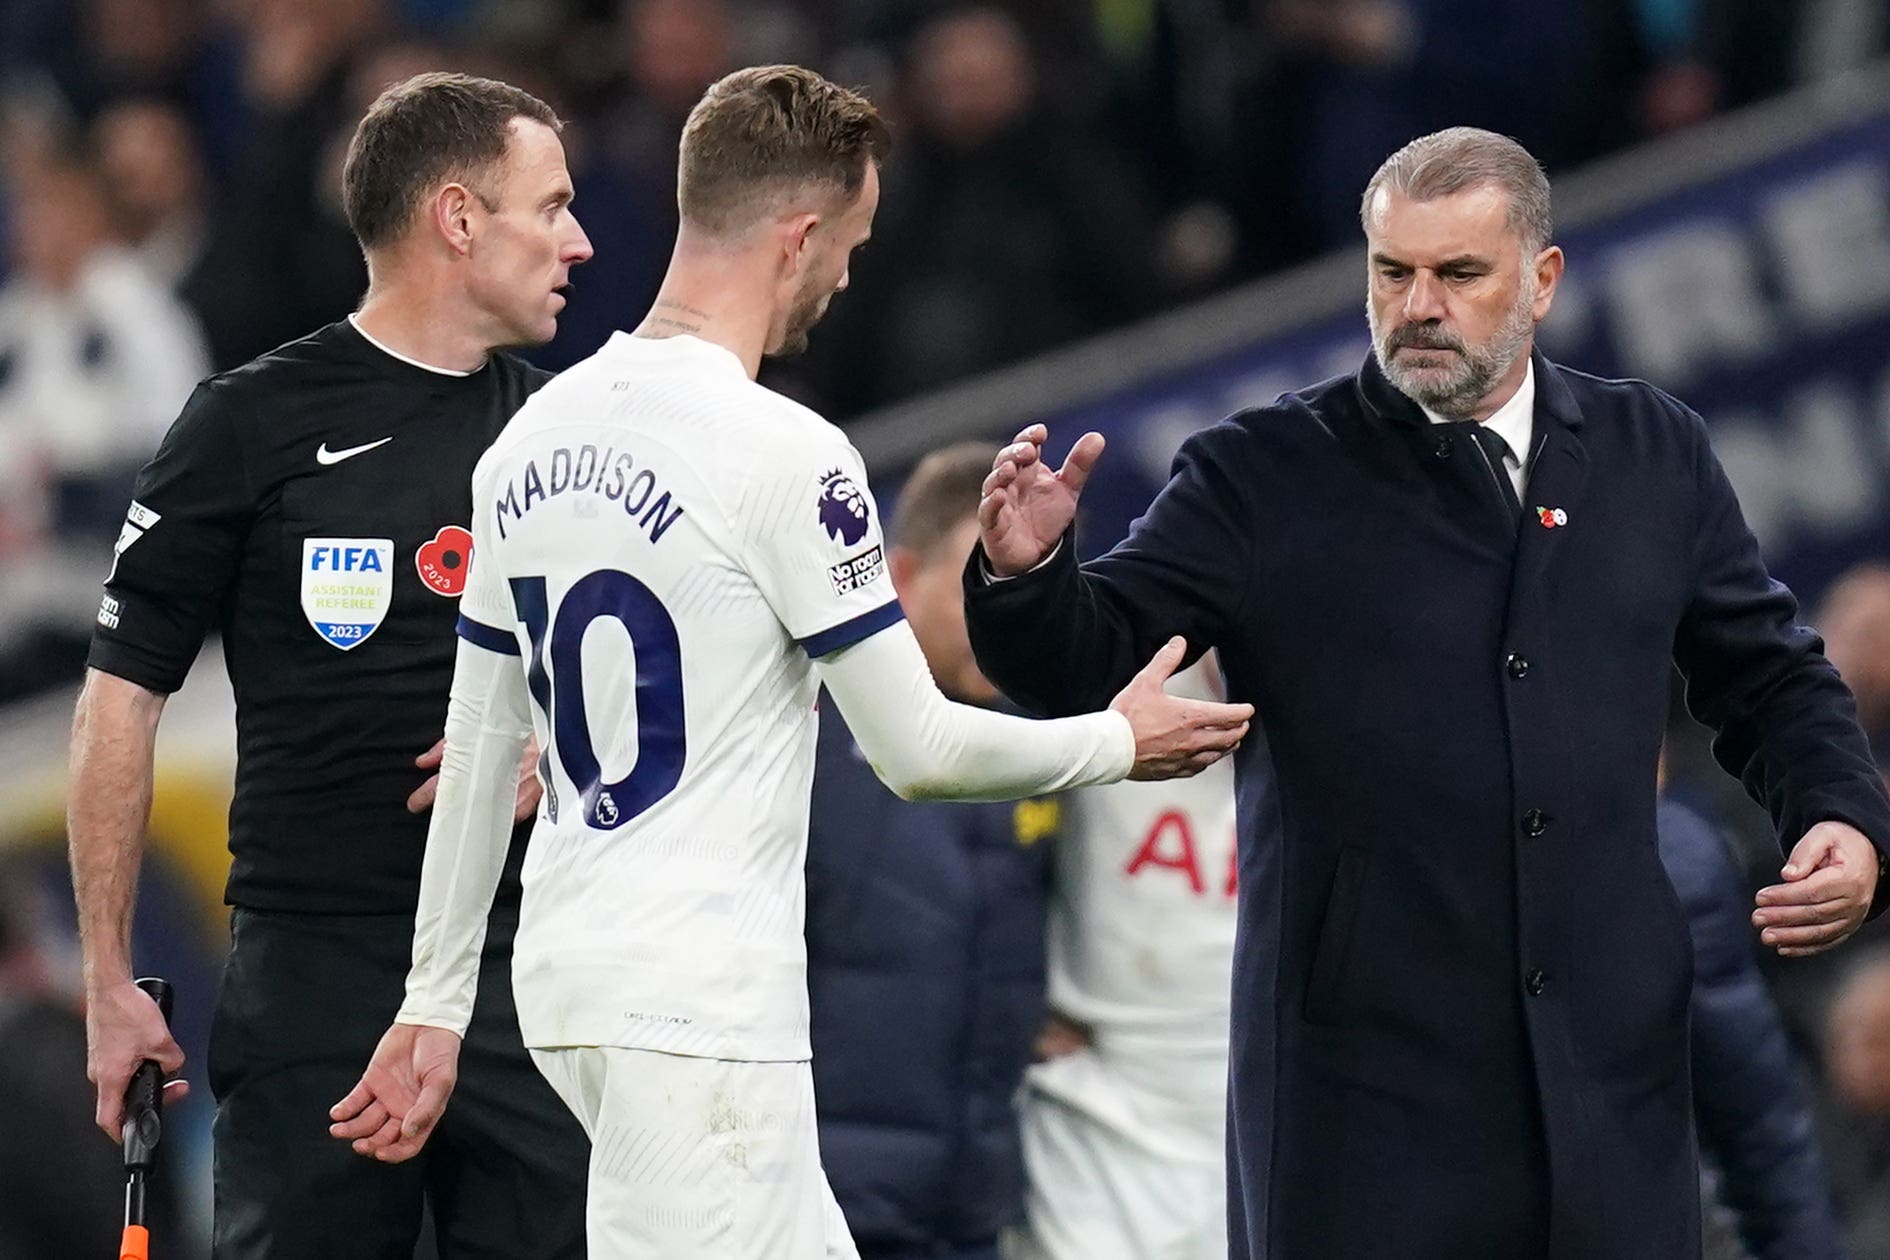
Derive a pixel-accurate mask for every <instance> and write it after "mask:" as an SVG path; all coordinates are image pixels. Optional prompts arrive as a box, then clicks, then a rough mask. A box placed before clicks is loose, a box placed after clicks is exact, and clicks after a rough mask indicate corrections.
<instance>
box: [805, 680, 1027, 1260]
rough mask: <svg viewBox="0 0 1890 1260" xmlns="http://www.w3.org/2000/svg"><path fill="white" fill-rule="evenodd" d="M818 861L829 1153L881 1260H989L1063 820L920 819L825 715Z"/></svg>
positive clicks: (971, 813)
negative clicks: (1049, 863)
mask: <svg viewBox="0 0 1890 1260" xmlns="http://www.w3.org/2000/svg"><path fill="white" fill-rule="evenodd" d="M820 719H821V729H820V743H819V751H818V753H817V759H816V762H815V767H816V768H815V773H814V794H813V806H812V810H813V813H812V826H811V829H810V833H809V840H808V854H807V983H808V991H809V995H810V998H811V1000H812V1008H813V1009H812V1016H813V1047H814V1093H815V1101H816V1106H817V1108H818V1110H819V1114H820V1152H821V1162H822V1163H823V1164H824V1165H825V1168H826V1172H827V1180H828V1182H829V1183H830V1184H831V1185H832V1186H833V1191H834V1197H835V1198H837V1199H838V1200H839V1202H840V1207H841V1209H842V1211H844V1212H845V1213H846V1218H847V1224H848V1226H849V1227H850V1229H851V1230H852V1233H853V1237H854V1240H855V1241H856V1242H857V1243H858V1244H859V1248H860V1252H861V1254H862V1255H863V1256H864V1257H867V1260H884V1258H889V1257H904V1256H908V1255H912V1256H928V1257H929V1256H938V1257H970V1256H981V1255H988V1254H991V1248H992V1247H993V1246H994V1245H995V1240H996V1237H997V1234H998V1231H999V1230H1001V1229H1002V1228H1004V1227H1005V1226H1006V1225H1009V1224H1012V1223H1013V1222H1015V1221H1016V1220H1018V1219H1019V1218H1020V1217H1021V1216H1022V1214H1023V1206H1024V1171H1023V1159H1022V1155H1021V1152H1020V1150H1019V1142H1018V1132H1017V1115H1016V1110H1015V1108H1014V1106H1013V1101H1012V1097H1013V1095H1014V1094H1015V1093H1016V1091H1017V1089H1018V1086H1019V1084H1020V1082H1021V1081H1022V1079H1023V1074H1024V1069H1025V1067H1026V1066H1028V1064H1029V1062H1030V1054H1031V1046H1032V1043H1033V1042H1034V1040H1035V1038H1036V1033H1037V1028H1038V1025H1039V1024H1040V1022H1041V1021H1042V1018H1043V1013H1044V997H1043V993H1044V876H1045V864H1044V857H1045V850H1046V847H1047V845H1048V843H1049V839H1050V836H1049V833H1050V831H1051V830H1053V829H1054V827H1055V823H1056V811H1057V806H1056V804H1055V803H1054V802H1051V801H1041V800H1040V801H1023V802H1018V803H1016V804H1009V803H1006V804H993V805H965V804H947V803H931V802H924V803H914V802H907V801H902V800H900V799H899V798H898V797H896V796H894V795H893V793H892V792H891V791H889V790H888V789H887V788H886V787H885V786H883V785H882V784H881V783H880V782H879V780H878V779H877V778H876V777H875V776H874V774H873V770H872V767H871V766H869V765H868V764H867V763H866V760H865V758H864V757H863V756H862V755H861V753H860V752H859V750H858V748H857V747H856V746H855V745H854V742H853V737H852V735H851V734H849V733H848V731H847V729H846V726H845V724H844V723H843V722H842V721H841V719H840V714H839V712H838V710H837V706H835V705H833V704H832V703H831V702H830V701H829V700H828V699H827V698H826V697H824V696H823V697H822V712H821V715H820Z"/></svg>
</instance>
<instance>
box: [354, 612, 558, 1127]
mask: <svg viewBox="0 0 1890 1260" xmlns="http://www.w3.org/2000/svg"><path fill="white" fill-rule="evenodd" d="M529 704H530V701H529V693H528V691H527V689H526V683H525V674H524V671H523V670H522V669H520V667H519V660H518V657H517V656H514V655H507V654H505V653H502V652H497V651H493V650H491V649H489V648H486V647H481V646H479V645H478V644H475V643H472V642H468V641H466V640H461V642H460V645H459V656H458V659H457V661H456V663H455V665H454V669H453V690H452V695H451V698H450V700H449V701H448V703H447V709H446V748H445V751H444V754H443V756H442V759H441V764H440V786H439V796H438V798H437V799H436V800H435V802H434V807H433V821H432V824H431V825H430V826H429V827H428V829H427V852H426V858H425V860H424V861H423V862H422V863H421V867H420V902H419V906H418V908H417V909H416V911H415V913H414V934H413V966H412V968H411V969H410V970H409V971H408V973H407V998H406V1001H405V1002H403V1003H402V1004H401V1008H400V1011H399V1013H398V1014H396V1015H395V1017H394V1026H393V1027H392V1028H390V1029H388V1031H387V1033H386V1035H385V1036H383V1037H382V1039H381V1044H380V1046H379V1048H377V1049H376V1050H375V1053H374V1058H373V1059H372V1060H371V1061H370V1062H369V1064H368V1067H367V1070H366V1071H365V1072H364V1073H363V1075H362V1077H361V1081H360V1083H359V1084H357V1085H356V1086H355V1087H354V1089H353V1090H352V1091H350V1092H349V1094H348V1096H347V1097H346V1098H343V1099H342V1100H341V1101H340V1102H337V1103H336V1104H335V1105H334V1107H332V1108H331V1109H330V1110H329V1119H330V1121H331V1122H332V1123H331V1124H330V1125H329V1133H330V1134H331V1135H333V1136H334V1137H336V1138H338V1139H341V1140H343V1141H347V1142H351V1143H352V1144H353V1146H354V1149H355V1150H356V1151H358V1152H360V1153H361V1154H363V1155H368V1156H372V1157H373V1158H376V1159H381V1160H386V1161H392V1162H397V1161H399V1160H402V1159H406V1158H408V1157H410V1156H412V1155H413V1154H415V1153H416V1152H418V1151H419V1149H420V1148H421V1146H423V1145H424V1144H425V1142H426V1139H427V1135H428V1133H430V1132H431V1131H432V1128H433V1124H434V1122H436V1121H437V1120H438V1119H439V1116H440V1112H441V1111H442V1110H444V1108H445V1106H446V1099H447V1096H448V1095H449V1094H450V1093H451V1092H452V1088H453V1082H454V1080H455V1069H456V1064H457V1062H458V1055H459V1039H460V1036H461V1035H462V1034H463V1033H464V1032H465V1031H466V1025H467V1024H468V1023H469V1022H470V1021H471V1019H472V1006H473V997H474V994H475V992H476V990H477V988H478V984H479V955H480V951H481V950H482V948H483V947H484V945H485V939H486V916H487V914H488V912H489V911H490V910H491V908H492V895H493V893H494V892H495V891H496V890H497V889H498V886H499V876H500V873H501V872H502V871H503V869H504V866H505V853H506V848H507V846H508V844H509V843H510V840H511V834H512V811H513V806H514V803H515V800H516V795H517V790H518V787H517V785H518V765H519V755H520V753H521V752H522V751H523V749H524V747H525V743H526V740H527V739H528V738H529V737H530V734H531V716H530V709H529Z"/></svg>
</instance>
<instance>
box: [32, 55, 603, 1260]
mask: <svg viewBox="0 0 1890 1260" xmlns="http://www.w3.org/2000/svg"><path fill="white" fill-rule="evenodd" d="M560 125H561V124H560V123H559V120H558V118H557V116H556V115H555V114H554V113H553V112H552V111H551V109H550V108H549V107H548V106H546V105H545V104H544V103H543V102H542V101H539V100H538V99H536V98H535V97H533V96H531V95H529V94H527V93H525V92H522V91H520V90H518V89H517V88H514V87H510V86H508V85H506V84H503V83H498V82H494V81H492V80H488V79H477V78H471V77H468V76H464V75H449V74H426V75H420V76H418V77H416V78H413V79H409V80H407V81H406V82H404V83H401V84H398V85H396V86H394V87H392V88H390V89H388V91H387V92H385V93H384V94H382V96H381V97H380V98H379V99H378V100H377V101H376V102H375V103H374V105H373V106H372V107H371V108H370V109H369V111H368V113H367V116H366V117H365V118H364V119H363V120H362V121H361V124H360V126H359V127H358V128H357V129H356V131H355V135H354V138H353V141H352V143H351V145H350V147H349V150H348V156H347V162H346V166H345V169H344V174H343V192H344V200H345V203H346V207H347V213H348V219H349V222H350V224H351V226H352V227H353V229H354V232H355V235H356V236H357V237H358V238H359V240H360V242H361V247H362V250H363V252H364V253H365V254H366V257H367V264H368V293H367V297H366V298H365V300H364V301H363V303H362V305H361V308H360V310H359V311H358V312H356V313H355V314H354V315H352V316H350V317H349V318H348V319H346V320H344V321H342V322H340V323H336V324H332V325H330V326H328V327H326V328H323V329H321V330H320V331H318V332H316V333H313V334H312V335H310V336H308V337H305V338H303V339H302V340H300V341H295V342H291V343H290V344H288V345H285V346H282V347H281V348H279V349H277V350H274V351H272V352H270V353H269V354H266V355H263V356H262V357H261V358H259V359H256V360H254V361H252V362H251V363H248V364H246V365H244V366H243V367H240V368H237V369H236V370H234V371H232V372H227V373H224V374H222V375H220V376H216V377H212V378H211V379H209V380H207V381H205V382H204V383H203V384H202V385H200V386H199V387H198V389H197V391H196V393H195V394H194V395H193V396H192V397H191V399H190V401H189V402H188V403H187V404H186V405H185V407H184V410H183V413H182V414H181V415H180V416H179V417H178V419H177V422H176V424H175V425H174V426H173V427H172V429H171V431H170V433H169V435H168V436H166V438H165V439H164V441H163V443H162V445H160V446H159V448H158V451H157V454H156V456H155V457H153V459H152V460H151V462H150V463H149V464H148V465H146V467H145V468H144V471H143V472H142V473H141V474H140V475H139V478H138V482H137V488H136V490H135V491H134V498H133V501H132V503H131V507H130V510H129V513H128V516H127V520H126V523H125V526H124V530H123V532H122V533H121V534H120V536H119V540H118V545H117V554H116V558H115V561H114V564H113V567H112V571H111V572H110V574H109V575H108V576H107V577H106V580H105V593H104V597H103V599H102V600H101V602H100V605H99V611H98V625H97V628H96V630H95V631H94V637H93V641H92V649H91V656H90V661H89V664H90V668H89V669H88V671H87V674H86V680H85V687H84V690H83V691H82V692H81V694H80V697H79V705H78V713H77V716H76V718H75V720H74V724H73V735H72V783H71V794H70V801H71V804H70V806H69V808H68V830H69V834H70V838H71V846H72V865H73V876H74V884H75V887H76V890H77V897H78V904H79V925H80V931H81V936H82V941H83V949H84V961H85V983H86V993H87V1032H88V1042H89V1063H88V1071H89V1074H90V1075H91V1077H92V1079H93V1081H94V1082H95V1083H96V1084H97V1087H98V1122H99V1124H100V1126H101V1127H103V1128H104V1129H105V1130H106V1131H107V1132H108V1133H112V1134H114V1135H115V1134H116V1133H117V1131H118V1126H119V1122H120V1119H121V1107H122V1102H121V1100H122V1097H123V1094H124V1088H125V1083H126V1081H127V1080H128V1078H129V1077H130V1074H131V1072H132V1070H133V1068H134V1067H135V1066H136V1064H137V1063H138V1061H139V1060H141V1059H144V1058H153V1059H156V1060H158V1062H160V1063H161V1064H162V1065H163V1066H164V1068H165V1070H166V1072H167V1074H173V1073H175V1072H176V1071H177V1070H178V1068H179V1067H180V1066H181V1065H182V1062H183V1054H182V1052H181V1051H180V1050H179V1049H178V1047H177V1045H176V1043H175V1042H174V1041H172V1040H171V1038H170V1036H169V1035H168V1034H167V1032H166V1031H165V1028H164V1025H163V1021H162V1020H161V1019H160V1018H159V1016H158V1012H157V1008H156V1006H155V1005H153V1004H152V1002H151V1001H150V999H149V998H147V997H145V996H144V995H143V994H142V993H140V992H139V991H138V990H137V989H136V988H135V987H134V986H133V985H132V982H131V977H132V969H131V960H130V957H129V932H130V921H131V908H132V902H133V896H134V890H135V885H136V882H137V873H138V865H139V860H140V857H141V854H142V848H143V833H144V827H145V822H146V817H147V814H148V812H149V809H150V802H151V789H152V749H153V745H154V742H155V738H156V732H157V725H158V718H159V715H160V714H161V712H162V710H163V707H164V701H165V698H166V697H167V696H168V695H169V694H170V693H171V692H172V691H175V690H176V689H177V688H178V687H179V686H180V685H181V684H182V683H183V680H184V676H185V674H186V673H187V672H188V670H189V668H190V665H191V662H192V661H193V660H194V659H195V658H196V656H197V653H198V650H199V649H200V647H201V646H202V643H203V639H204V636H205V634H206V633H207V632H209V631H210V630H211V629H212V628H213V627H214V628H215V629H217V630H218V631H219V632H220V633H221V635H222V638H223V643H224V651H225V656H226V658H227V661H228V666H229V671H230V681H231V683H232V685H233V687H234V690H235V695H236V728H237V771H236V793H235V800H234V802H233V803H232V805H231V807H230V851H231V854H232V857H233V859H234V860H233V863H232V866H231V870H230V879H229V884H228V888H227V892H226V900H227V901H228V902H229V903H230V905H231V906H233V907H234V910H233V913H232V916H231V942H230V955H229V962H228V966H227V970H226V971H225V974H224V979H223V986H222V990H221V993H220V995H219V998H218V1002H217V1010H216V1017H215V1022H214V1024H213V1027H212V1031H211V1041H210V1060H209V1076H210V1085H211V1089H212V1091H213V1092H214V1093H215V1095H216V1100H217V1116H216V1124H215V1129H214V1137H215V1181H216V1213H215V1244H214V1249H213V1255H214V1256H215V1257H216V1258H217V1260H238V1258H241V1260H250V1258H251V1257H265V1256H266V1257H270V1260H299V1258H301V1257H309V1258H311V1260H313V1258H315V1257H321V1258H324V1260H326V1258H329V1257H336V1256H349V1257H377V1258H378V1257H389V1258H391V1257H397V1256H398V1257H411V1256H412V1255H413V1249H414V1245H415V1240H416V1238H417V1237H418V1235H419V1232H420V1229H421V1218H422V1209H423V1204H430V1205H431V1208H432V1211H433V1215H434V1219H435V1225H436V1231H437V1236H438V1240H439V1250H440V1254H441V1256H442V1257H443V1258H444V1260H452V1258H453V1257H455V1256H469V1255H475V1254H476V1255H480V1256H506V1257H527V1256H529V1257H533V1258H534V1260H537V1258H539V1257H566V1256H581V1255H583V1252H584V1183H585V1172H586V1166H587V1162H588V1157H589V1152H588V1148H587V1145H586V1142H585V1139H584V1135H583V1132H582V1130H581V1129H580V1128H579V1127H578V1124H577V1122H576V1120H575V1119H573V1117H572V1116H571V1115H570V1113H569V1112H568V1111H567V1110H566V1109H565V1106H564V1104H563V1103H562V1102H560V1101H559V1099H558V1098H557V1096H556V1095H555V1094H554V1093H553V1092H552V1091H551V1089H550V1087H549V1086H548V1085H546V1084H545V1082H544V1080H543V1078H542V1077H540V1076H539V1074H538V1072H537V1071H536V1069H534V1068H533V1066H532V1063H531V1061H530V1059H529V1058H528V1057H527V1056H526V1053H525V1050H524V1048H523V1047H522V1045H521V1044H520V1041H519V1033H518V1023H517V1018H516V1014H515V1011H514V1008H513V1004H512V990H511V977H510V958H511V943H512V935H513V931H514V929H515V927H516V924H517V917H518V896H519V889H518V877H517V871H518V860H519V858H520V856H521V852H522V849H523V844H524V839H525V836H526V834H527V831H528V828H524V827H521V828H520V829H519V830H518V831H517V832H516V833H515V834H514V837H513V843H512V854H511V860H510V861H509V863H508V868H507V877H506V880H505V882H504V884H503V885H502V887H501V890H500V893H499V896H498V898H497V900H496V902H495V904H494V908H493V911H492V915H491V919H490V922H489V926H488V932H487V938H486V944H485V953H484V961H483V964H482V972H483V974H482V975H481V977H480V982H479V992H478V1005H477V1007H476V1009H475V1012H474V1015H473V1020H472V1025H471V1028H470V1029H469V1030H468V1032H467V1035H466V1042H465V1045H464V1047H463V1048H462V1050H461V1055H460V1073H461V1080H460V1082H459V1086H458V1090H457V1097H456V1105H455V1106H454V1108H453V1113H452V1115H451V1116H450V1117H449V1118H448V1119H447V1120H446V1121H445V1122H444V1123H443V1124H442V1126H441V1128H440V1131H439V1132H438V1133H437V1134H436V1135H435V1139H434V1141H433V1142H432V1143H431V1144H430V1145H429V1146H428V1148H427V1152H426V1155H425V1157H424V1158H422V1159H419V1160H414V1161H412V1162H410V1163H406V1164H400V1165H390V1164H383V1163H377V1162H375V1161H373V1160H368V1159H363V1158H361V1157H360V1156H357V1155H355V1154H353V1153H351V1152H350V1151H349V1149H348V1147H347V1146H346V1145H345V1144H343V1143H339V1142H336V1141H335V1140H334V1139H333V1138H331V1137H330V1136H329V1134H328V1122H329V1117H328V1108H329V1106H330V1105H331V1104H332V1103H333V1102H334V1101H335V1100H336V1099H338V1098H340V1097H341V1096H342V1095H343V1094H345V1093H346V1092H347V1090H348V1088H349V1086H350V1085H352V1084H353V1082H354V1079H355V1077H356V1075H357V1074H358V1073H359V1071H360V1067H361V1064H362V1063H363V1062H364V1061H366V1059H367V1058H368V1056H369V1055H370V1054H371V1053H372V1052H373V1050H374V1047H375V1042H376V1040H377V1039H378V1038H379V1036H380V1034H381V1032H382V1030H383V1029H385V1028H386V1027H387V1025H388V1023H389V1021H390V1020H391V1019H392V1018H393V1014H394V1012H395V1011H396V1010H397V1009H398V1008H399V1006H400V1003H401V998H402V993H403V982H404V979H405V977H406V973H407V968H408V964H409V961H410V959H409V954H410V951H411V946H412V940H413V927H414V908H415V904H416V898H417V894H418V889H419V880H420V861H421V855H422V852H423V850H424V848H425V845H426V833H427V820H426V819H425V817H423V816H421V815H420V814H418V813H416V812H414V811H412V810H410V809H409V807H408V801H409V797H410V796H414V795H415V794H416V793H419V795H417V796H415V800H414V804H415V806H416V807H418V806H419V805H420V804H421V803H422V802H424V801H425V800H426V799H428V795H427V791H426V790H423V789H424V787H425V785H423V782H422V780H424V779H425V778H426V772H425V769H424V768H422V767H421V766H420V765H419V764H418V759H417V758H416V754H417V753H420V752H421V751H422V750H424V749H427V748H428V747H429V746H430V745H432V744H434V742H435V740H436V739H437V738H438V736H439V734H440V730H441V725H442V722H443V720H444V717H445V713H446V697H447V689H448V686H449V684H450V681H451V677H452V670H453V653H454V642H455V639H454V634H453V626H454V622H455V619H456V612H457V608H456V604H457V597H458V595H459V594H460V592H461V590H462V589H463V588H464V585H465V580H466V572H467V565H468V562H469V560H470V559H471V556H470V550H471V537H470V535H469V534H468V532H467V526H468V525H469V524H470V519H471V491H470V485H471V476H472V469H473V465H474V463H475V462H476V461H477V460H478V458H479V455H480V454H481V452H483V451H484V450H485V448H486V446H487V445H488V444H489V443H490V442H491V441H492V439H493V438H494V437H495V436H496V435H497V434H498V432H499V430H500V429H501V428H502V427H503V426H504V425H505V423H506V421H507V420H508V419H509V418H510V417H511V415H512V413H513V412H514V411H515V410H517V408H518V407H519V405H520V404H521V403H523V402H524V401H525V399H526V398H527V397H528V396H529V395H530V394H531V393H532V392H533V391H534V390H536V389H537V388H538V387H539V386H540V385H542V384H543V383H544V382H545V380H546V379H548V378H547V376H546V374H545V373H542V372H540V371H538V370H537V369H535V368H532V367H530V366H528V365H527V364H525V363H523V362H521V361H519V360H517V359H514V358H512V357H510V356H507V355H504V354H500V353H497V350H498V348H499V347H502V346H514V345H523V344H535V343H542V342H545V341H548V340H550V338H551V336H552V334H553V333H554V332H555V331H556V328H557V315H558V312H559V310H561V309H562V307H563V305H564V297H563V295H562V294H561V293H560V290H561V289H562V288H564V287H565V285H566V283H567V279H568V274H569V271H570V269H571V267H572V266H574V265H576V264H578V263H581V262H583V261H584V260H585V259H587V258H589V257H590V254H591V247H590V242H589V241H588V240H587V239H585V235H584V231H583V229H582V228H580V227H579V226H578V222H577V220H576V218H574V217H573V215H572V213H571V198H572V188H571V181H570V176H569V174H568V173H567V171H566V168H565V161H564V150H563V147H562V145H561V144H560V143H559V140H558V130H559V127H560ZM536 799H537V797H536V784H535V782H528V783H525V784H523V785H522V786H521V791H520V811H521V813H525V814H528V813H529V811H530V808H531V806H532V805H533V804H535V802H536Z"/></svg>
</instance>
